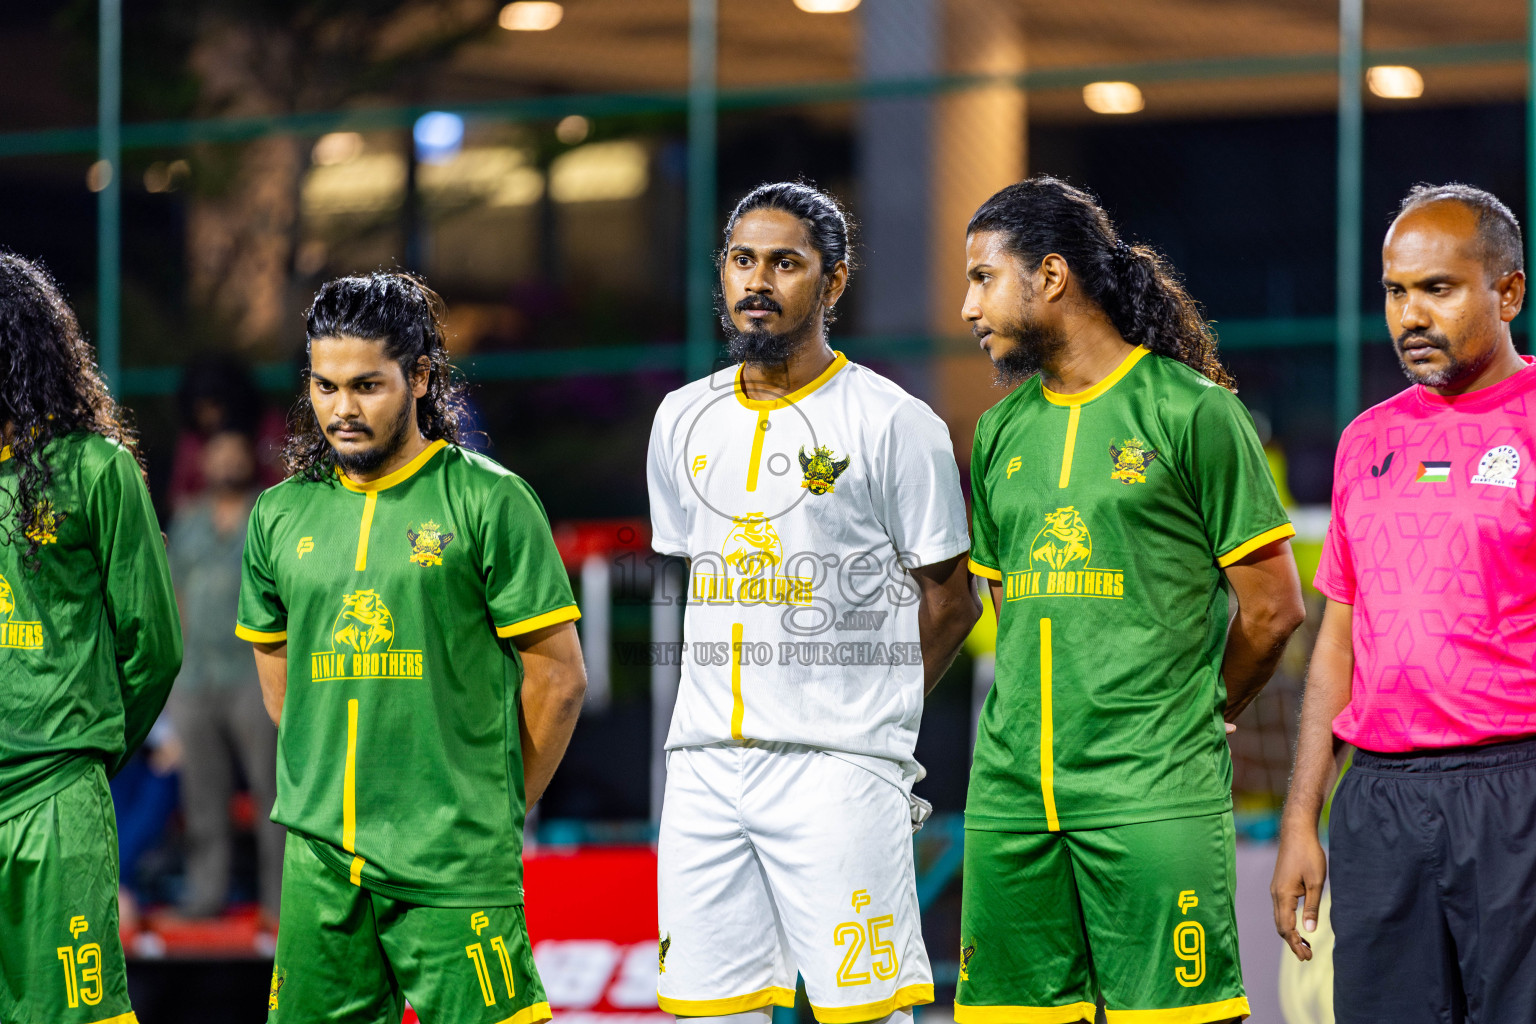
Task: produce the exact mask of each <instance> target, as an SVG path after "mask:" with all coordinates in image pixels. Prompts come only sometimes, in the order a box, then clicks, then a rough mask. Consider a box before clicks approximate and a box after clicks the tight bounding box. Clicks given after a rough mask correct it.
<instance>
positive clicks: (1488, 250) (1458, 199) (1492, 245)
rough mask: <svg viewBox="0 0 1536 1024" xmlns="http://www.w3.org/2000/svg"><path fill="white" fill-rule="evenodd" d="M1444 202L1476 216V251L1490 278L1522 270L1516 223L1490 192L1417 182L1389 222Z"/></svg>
mask: <svg viewBox="0 0 1536 1024" xmlns="http://www.w3.org/2000/svg"><path fill="white" fill-rule="evenodd" d="M1444 202H1450V203H1460V204H1461V205H1463V206H1466V207H1469V208H1470V209H1471V210H1472V212H1473V213H1475V214H1477V242H1478V248H1479V249H1481V253H1480V255H1481V256H1482V259H1483V266H1484V267H1485V268H1486V269H1487V270H1488V276H1489V277H1490V278H1491V279H1497V278H1500V277H1503V276H1504V275H1505V274H1507V273H1509V272H1510V271H1512V270H1524V269H1525V240H1524V238H1523V237H1522V236H1521V234H1520V222H1519V221H1518V220H1516V219H1515V215H1514V214H1513V213H1511V212H1510V209H1509V207H1507V206H1505V205H1504V203H1503V201H1501V200H1500V199H1499V197H1498V196H1496V195H1494V194H1493V193H1492V192H1484V191H1483V190H1482V189H1480V188H1477V187H1475V186H1472V185H1464V184H1462V183H1461V182H1459V181H1452V182H1447V183H1446V184H1444V185H1431V184H1429V183H1427V182H1420V183H1419V184H1417V185H1415V186H1413V188H1411V189H1409V190H1408V194H1407V195H1406V196H1404V197H1403V201H1402V204H1401V205H1399V206H1398V208H1397V214H1396V216H1394V217H1393V220H1394V221H1395V220H1397V218H1398V217H1401V216H1402V215H1403V214H1405V213H1407V212H1408V211H1409V210H1414V209H1417V208H1419V207H1420V206H1428V205H1429V204H1430V203H1444Z"/></svg>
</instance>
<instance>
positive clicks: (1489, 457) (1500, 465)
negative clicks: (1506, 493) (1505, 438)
mask: <svg viewBox="0 0 1536 1024" xmlns="http://www.w3.org/2000/svg"><path fill="white" fill-rule="evenodd" d="M1518 472H1520V452H1519V450H1517V449H1516V448H1515V447H1514V446H1513V445H1508V444H1501V445H1499V446H1498V447H1497V448H1490V449H1488V450H1487V451H1486V452H1484V453H1483V457H1482V458H1481V459H1480V460H1478V463H1477V475H1476V476H1474V477H1473V478H1472V482H1473V483H1475V484H1492V485H1493V486H1495V487H1513V486H1515V474H1516V473H1518Z"/></svg>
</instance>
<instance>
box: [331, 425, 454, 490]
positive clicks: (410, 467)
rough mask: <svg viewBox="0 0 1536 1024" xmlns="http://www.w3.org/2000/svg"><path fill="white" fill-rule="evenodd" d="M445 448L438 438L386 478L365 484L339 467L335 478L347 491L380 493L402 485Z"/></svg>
mask: <svg viewBox="0 0 1536 1024" xmlns="http://www.w3.org/2000/svg"><path fill="white" fill-rule="evenodd" d="M446 447H448V442H447V441H444V440H442V439H441V438H439V439H438V440H436V441H433V442H432V443H431V444H429V445H427V446H426V448H424V449H422V452H421V454H420V455H418V456H416V457H415V458H414V459H412V460H411V461H410V462H407V463H406V464H405V465H403V466H401V467H400V468H399V469H397V470H395V471H394V472H393V473H390V474H388V475H386V476H381V477H379V478H378V479H377V480H370V481H368V482H367V483H362V484H360V483H358V482H357V481H356V480H353V479H352V478H351V477H349V476H347V474H345V473H343V472H342V471H341V467H340V466H337V467H336V476H337V477H339V478H340V479H341V485H342V486H343V487H345V488H346V489H347V490H349V491H357V492H358V493H359V494H366V493H367V492H369V491H382V490H385V489H386V488H389V487H393V486H395V484H398V483H404V482H405V481H406V480H407V479H409V478H410V477H411V476H412V475H414V474H415V472H416V471H417V470H419V469H420V468H421V467H422V466H425V465H426V464H427V463H428V462H429V461H430V460H431V458H432V456H434V455H436V454H437V453H438V452H440V451H442V450H443V449H444V448H446Z"/></svg>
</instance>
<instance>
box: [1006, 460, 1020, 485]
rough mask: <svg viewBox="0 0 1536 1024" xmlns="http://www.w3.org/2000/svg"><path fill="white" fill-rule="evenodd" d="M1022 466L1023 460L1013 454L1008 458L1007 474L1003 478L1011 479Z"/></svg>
mask: <svg viewBox="0 0 1536 1024" xmlns="http://www.w3.org/2000/svg"><path fill="white" fill-rule="evenodd" d="M1023 468H1024V460H1023V459H1022V458H1020V457H1019V456H1017V455H1015V456H1014V457H1013V458H1011V459H1009V460H1008V476H1007V477H1006V478H1005V479H1008V480H1012V479H1013V474H1015V473H1017V472H1018V471H1019V470H1021V469H1023Z"/></svg>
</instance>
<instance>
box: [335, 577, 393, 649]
mask: <svg viewBox="0 0 1536 1024" xmlns="http://www.w3.org/2000/svg"><path fill="white" fill-rule="evenodd" d="M331 635H332V636H333V637H334V638H335V640H336V642H337V643H338V644H345V645H346V646H347V647H350V648H352V649H353V650H354V651H358V652H359V653H364V652H367V651H369V650H372V649H373V648H374V647H377V646H379V645H380V644H385V645H387V644H388V643H389V641H390V640H392V639H393V638H394V635H395V617H394V616H393V615H391V614H390V613H389V609H388V608H386V607H384V602H383V601H381V600H379V595H378V592H377V591H374V590H359V591H356V592H354V593H351V594H347V595H346V596H345V597H343V598H342V599H341V614H340V615H338V616H336V628H335V631H334V632H333V633H332V634H331Z"/></svg>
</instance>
